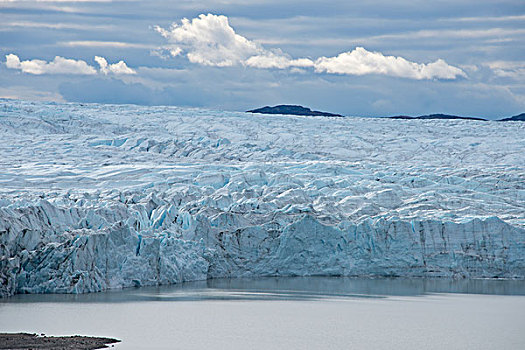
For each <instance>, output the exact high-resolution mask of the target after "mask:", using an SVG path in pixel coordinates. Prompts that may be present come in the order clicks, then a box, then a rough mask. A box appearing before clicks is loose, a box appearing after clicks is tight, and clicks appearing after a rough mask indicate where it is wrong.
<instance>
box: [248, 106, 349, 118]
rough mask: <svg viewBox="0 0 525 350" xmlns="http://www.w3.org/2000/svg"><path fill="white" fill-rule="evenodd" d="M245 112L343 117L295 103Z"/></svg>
mask: <svg viewBox="0 0 525 350" xmlns="http://www.w3.org/2000/svg"><path fill="white" fill-rule="evenodd" d="M246 112H247V113H262V114H291V115H307V116H316V117H317V116H318V117H343V116H342V115H341V114H334V113H327V112H320V111H312V110H311V109H310V108H306V107H303V106H296V105H278V106H274V107H270V106H266V107H262V108H257V109H252V110H250V111H246Z"/></svg>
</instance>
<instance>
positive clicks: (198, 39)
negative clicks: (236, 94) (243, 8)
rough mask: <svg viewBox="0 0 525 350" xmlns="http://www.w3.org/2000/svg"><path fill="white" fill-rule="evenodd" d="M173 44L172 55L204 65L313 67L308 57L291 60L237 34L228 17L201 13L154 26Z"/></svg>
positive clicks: (170, 47) (170, 50)
mask: <svg viewBox="0 0 525 350" xmlns="http://www.w3.org/2000/svg"><path fill="white" fill-rule="evenodd" d="M155 30H156V31H157V32H159V33H160V34H161V35H162V36H163V37H165V38H166V39H168V41H169V42H170V43H171V44H172V45H171V46H169V47H168V51H169V52H170V54H171V56H174V57H175V56H178V55H181V54H185V55H186V57H187V58H188V60H189V61H190V62H192V63H198V64H201V65H205V66H216V67H231V66H236V65H246V66H250V67H256V68H278V69H284V68H290V67H306V66H313V62H312V61H311V60H309V59H304V58H303V59H292V58H291V57H289V56H288V55H286V54H284V53H282V52H281V51H280V50H273V51H272V50H267V49H265V48H263V47H262V46H261V45H259V44H257V43H255V42H254V41H251V40H248V39H246V38H245V37H243V36H241V35H239V34H237V33H235V30H234V29H233V28H232V27H231V26H230V23H229V21H228V17H226V16H218V15H213V14H207V15H204V14H201V15H199V17H198V18H193V19H192V20H191V21H190V20H189V19H187V18H183V19H182V21H181V24H180V25H179V24H177V23H173V24H172V25H171V27H170V28H169V29H164V28H161V27H159V26H156V27H155Z"/></svg>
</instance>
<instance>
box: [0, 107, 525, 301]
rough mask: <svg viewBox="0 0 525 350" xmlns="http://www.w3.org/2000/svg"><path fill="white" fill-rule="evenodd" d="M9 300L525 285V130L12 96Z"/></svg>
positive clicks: (2, 173)
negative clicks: (381, 285) (493, 282)
mask: <svg viewBox="0 0 525 350" xmlns="http://www.w3.org/2000/svg"><path fill="white" fill-rule="evenodd" d="M0 139H1V140H2V142H0V258H1V259H0V295H3V296H7V295H12V294H14V293H51V292H59V293H83V292H94V291H101V290H105V289H108V288H120V287H127V286H138V285H156V284H169V283H178V282H182V281H189V280H201V279H206V278H216V277H241V276H242V277H247V276H269V275H272V276H284V275H287V276H288V275H292V276H293V275H300V276H303V275H345V276H407V277H412V276H418V277H427V276H429V277H430V276H439V277H468V278H492V277H499V278H525V167H524V164H525V155H524V152H523V149H525V124H524V123H520V122H506V123H501V122H481V121H467V120H392V119H367V118H329V117H299V116H279V115H260V114H245V113H234V112H219V111H211V110H204V109H190V108H178V107H141V106H134V105H118V106H117V105H100V104H88V105H82V104H56V103H41V102H38V103H36V102H25V101H14V100H1V99H0Z"/></svg>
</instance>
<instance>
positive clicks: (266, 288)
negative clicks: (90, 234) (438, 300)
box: [0, 277, 525, 303]
mask: <svg viewBox="0 0 525 350" xmlns="http://www.w3.org/2000/svg"><path fill="white" fill-rule="evenodd" d="M433 293H461V294H489V295H525V281H522V280H449V279H413V278H412V279H406V278H348V277H262V278H235V279H212V280H207V281H197V282H186V283H181V284H177V285H170V286H159V287H141V288H126V289H122V290H111V291H107V292H102V293H90V294H77V295H73V294H38V295H36V294H32V295H15V296H13V297H11V298H8V299H4V300H1V301H0V302H8V303H12V302H14V303H17V302H21V303H31V302H75V303H78V302H80V303H83V302H85V303H123V302H137V301H145V302H148V301H210V300H239V301H242V300H246V301H249V300H268V301H271V300H290V301H293V300H328V299H344V298H387V297H390V296H424V295H428V294H433Z"/></svg>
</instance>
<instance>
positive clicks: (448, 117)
mask: <svg viewBox="0 0 525 350" xmlns="http://www.w3.org/2000/svg"><path fill="white" fill-rule="evenodd" d="M388 118H390V119H467V120H483V121H487V119H483V118H475V117H459V116H457V115H448V114H429V115H420V116H418V117H410V116H408V115H396V116H393V117H388Z"/></svg>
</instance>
